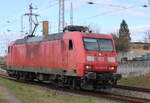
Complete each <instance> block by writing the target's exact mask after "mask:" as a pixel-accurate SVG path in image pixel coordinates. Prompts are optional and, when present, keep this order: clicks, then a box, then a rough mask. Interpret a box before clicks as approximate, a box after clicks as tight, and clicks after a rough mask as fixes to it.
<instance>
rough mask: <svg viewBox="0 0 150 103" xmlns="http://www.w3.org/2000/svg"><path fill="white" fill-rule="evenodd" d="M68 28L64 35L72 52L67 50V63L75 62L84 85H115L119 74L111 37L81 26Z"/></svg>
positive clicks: (119, 76)
mask: <svg viewBox="0 0 150 103" xmlns="http://www.w3.org/2000/svg"><path fill="white" fill-rule="evenodd" d="M68 28H69V27H68ZM69 29H71V32H70V31H69V32H66V37H68V38H67V39H68V42H69V48H70V47H72V48H74V50H73V51H74V52H73V51H71V52H70V50H69V52H68V56H69V57H68V64H69V65H73V64H72V62H76V64H75V65H76V68H77V75H78V76H81V77H82V79H83V81H84V83H85V82H87V83H85V84H84V85H86V84H92V85H93V84H94V85H100V86H104V87H106V85H107V86H108V85H109V86H110V85H116V83H117V80H118V79H120V78H121V75H120V74H117V73H116V72H117V66H118V62H117V54H116V50H115V46H114V41H113V37H112V36H111V35H104V34H94V33H91V31H90V32H89V29H87V28H83V27H82V28H80V29H79V28H78V29H77V30H75V29H72V28H69ZM82 29H83V30H82ZM86 30H88V32H86ZM72 41H73V42H72ZM73 46H74V47H73Z"/></svg>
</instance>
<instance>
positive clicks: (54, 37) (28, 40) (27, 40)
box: [15, 33, 64, 44]
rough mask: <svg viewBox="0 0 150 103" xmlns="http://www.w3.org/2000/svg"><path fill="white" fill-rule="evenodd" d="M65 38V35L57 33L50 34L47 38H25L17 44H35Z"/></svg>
mask: <svg viewBox="0 0 150 103" xmlns="http://www.w3.org/2000/svg"><path fill="white" fill-rule="evenodd" d="M63 36H64V33H56V34H50V35H45V36H35V37H24V38H23V39H18V40H16V41H15V44H26V43H33V42H43V41H50V40H60V39H62V38H63Z"/></svg>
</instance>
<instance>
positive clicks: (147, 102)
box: [0, 74, 150, 103]
mask: <svg viewBox="0 0 150 103" xmlns="http://www.w3.org/2000/svg"><path fill="white" fill-rule="evenodd" d="M0 77H1V78H4V79H9V80H11V81H15V82H20V83H27V84H31V85H36V86H40V87H46V88H48V89H53V90H57V91H63V92H68V93H73V94H77V95H84V96H92V97H96V98H105V99H109V100H115V101H122V102H124V103H150V99H145V98H139V97H131V96H125V95H120V94H115V93H109V92H101V91H92V90H71V89H67V88H61V87H59V88H57V87H55V86H52V85H49V84H48V83H41V82H37V81H35V82H30V81H23V80H16V79H14V78H11V77H9V76H7V75H5V74H0ZM119 87H120V88H119ZM116 88H119V89H125V90H132V87H126V86H121V85H118V86H116ZM136 88H137V87H136ZM142 90H143V91H142ZM133 91H140V92H146V93H149V91H150V90H149V89H145V90H144V88H142V89H141V88H140V89H135V88H134V89H133Z"/></svg>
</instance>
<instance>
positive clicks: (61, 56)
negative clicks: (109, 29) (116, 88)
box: [7, 26, 121, 88]
mask: <svg viewBox="0 0 150 103" xmlns="http://www.w3.org/2000/svg"><path fill="white" fill-rule="evenodd" d="M87 31H88V28H85V27H81V26H68V27H66V28H65V29H64V32H63V33H58V34H51V35H45V36H44V35H43V36H37V37H36V36H35V37H30V36H28V37H25V38H24V39H18V40H16V41H14V42H11V44H10V45H9V47H8V55H7V71H8V74H9V75H10V76H12V77H15V78H17V79H26V80H34V79H38V80H40V81H51V82H52V83H55V84H57V85H59V86H69V87H71V88H79V87H81V88H86V87H88V86H92V87H93V88H105V87H107V86H110V85H116V82H117V80H118V79H120V78H121V75H120V74H116V71H117V65H118V63H117V55H116V51H115V47H114V41H113V38H112V36H111V35H103V34H94V33H91V32H90V31H88V32H87Z"/></svg>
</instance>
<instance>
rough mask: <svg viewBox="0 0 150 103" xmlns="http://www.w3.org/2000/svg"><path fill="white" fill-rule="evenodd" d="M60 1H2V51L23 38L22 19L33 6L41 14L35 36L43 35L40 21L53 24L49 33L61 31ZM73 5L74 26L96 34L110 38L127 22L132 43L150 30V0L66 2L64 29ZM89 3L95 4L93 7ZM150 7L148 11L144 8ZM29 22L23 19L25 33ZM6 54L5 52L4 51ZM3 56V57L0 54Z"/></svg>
mask: <svg viewBox="0 0 150 103" xmlns="http://www.w3.org/2000/svg"><path fill="white" fill-rule="evenodd" d="M58 1H59V0H2V1H1V3H0V7H1V9H0V28H1V29H0V48H4V47H6V46H5V45H6V44H8V42H10V41H11V40H15V39H16V38H21V37H23V36H24V35H23V34H21V16H22V15H23V14H25V13H28V12H29V11H28V6H29V4H31V3H32V5H33V7H35V8H38V9H35V10H34V12H35V13H37V14H39V15H40V16H39V17H38V20H39V22H40V26H39V27H38V30H37V31H36V35H41V31H42V28H41V21H43V20H48V21H49V22H50V28H49V29H50V33H54V32H57V30H58ZM71 2H72V3H73V15H74V16H73V18H74V25H84V26H90V27H91V28H92V29H94V31H99V32H101V33H105V34H110V33H116V32H118V29H119V27H120V23H121V22H122V20H123V19H124V20H125V21H126V22H127V24H128V26H129V29H130V33H131V37H132V41H134V42H139V41H143V40H144V38H145V36H146V35H145V34H144V32H146V31H148V30H150V0H65V25H69V24H70V4H71ZM87 2H93V3H94V4H93V5H90V4H88V3H87ZM143 5H147V6H149V7H143ZM27 20H28V18H27V17H24V26H23V28H24V29H23V30H24V33H26V32H28V27H29V26H28V21H27ZM4 51H5V50H4ZM0 54H1V53H0Z"/></svg>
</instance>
